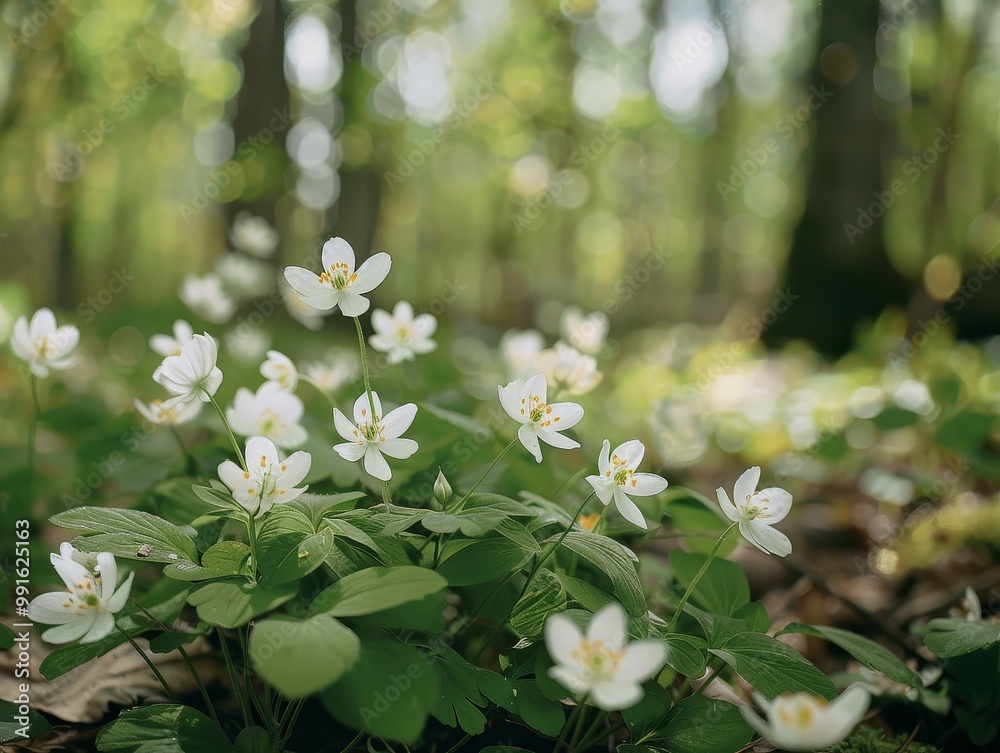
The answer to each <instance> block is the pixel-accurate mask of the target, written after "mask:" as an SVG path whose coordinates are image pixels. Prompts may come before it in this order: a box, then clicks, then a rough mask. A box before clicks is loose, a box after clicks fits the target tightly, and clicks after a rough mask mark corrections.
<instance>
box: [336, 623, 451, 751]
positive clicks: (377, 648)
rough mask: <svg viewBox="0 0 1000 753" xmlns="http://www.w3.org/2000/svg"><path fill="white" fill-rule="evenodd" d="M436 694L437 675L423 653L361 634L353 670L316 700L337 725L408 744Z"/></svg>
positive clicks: (438, 686)
mask: <svg viewBox="0 0 1000 753" xmlns="http://www.w3.org/2000/svg"><path fill="white" fill-rule="evenodd" d="M440 694H441V671H440V669H439V667H438V666H437V664H436V663H434V662H431V661H429V660H428V658H427V656H426V652H425V651H422V650H420V649H418V648H416V647H414V646H409V645H407V644H405V643H401V642H400V641H398V640H396V639H395V638H391V637H388V636H385V637H378V636H371V637H367V636H366V637H365V638H364V640H363V641H362V643H361V655H360V656H359V657H358V660H357V661H356V662H355V663H354V666H353V667H351V669H349V670H348V671H347V673H346V674H345V675H344V676H343V677H341V678H340V680H339V681H338V682H337V683H335V684H334V685H331V686H330V687H328V688H326V689H325V690H324V691H323V692H322V693H321V694H320V700H321V701H322V702H323V706H324V707H325V708H326V710H327V711H328V712H329V713H330V714H331V715H332V716H333V717H334V718H335V719H337V720H338V721H339V722H340V723H341V724H346V725H348V726H349V727H352V728H354V729H357V730H364V731H365V732H367V733H368V734H370V735H377V736H379V737H386V738H389V739H392V740H399V741H400V742H403V743H406V744H408V745H409V744H412V743H414V742H415V741H416V740H417V739H418V738H419V737H420V733H421V732H422V731H423V728H424V723H425V722H426V720H427V715H428V713H430V710H431V709H432V708H434V706H435V705H436V704H437V702H438V698H439V697H440Z"/></svg>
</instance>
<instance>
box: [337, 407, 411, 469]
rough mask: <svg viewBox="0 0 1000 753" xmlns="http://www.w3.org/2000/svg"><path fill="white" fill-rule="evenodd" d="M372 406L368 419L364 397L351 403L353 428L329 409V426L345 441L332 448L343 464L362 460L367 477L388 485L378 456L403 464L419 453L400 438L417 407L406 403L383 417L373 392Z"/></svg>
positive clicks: (380, 458) (338, 413)
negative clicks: (403, 461) (373, 407)
mask: <svg viewBox="0 0 1000 753" xmlns="http://www.w3.org/2000/svg"><path fill="white" fill-rule="evenodd" d="M372 402H373V403H375V416H374V417H373V416H372V415H371V410H370V406H369V404H368V395H367V393H365V394H362V395H361V397H359V398H358V399H357V400H355V401H354V421H355V423H353V424H352V423H351V421H350V419H348V418H347V416H345V415H344V414H343V413H341V412H340V411H339V410H338V409H337V408H334V409H333V424H334V426H336V427H337V433H338V434H340V436H342V437H343V438H344V439H346V440H347V441H346V442H344V443H342V444H338V445H334V447H333V449H334V450H335V451H336V452H337V454H338V455H340V457H342V458H343V459H344V460H349V461H351V462H352V463H353V462H355V461H357V460H361V458H364V466H365V470H366V471H367V472H368V473H369V474H370V475H372V476H374V477H375V478H377V479H379V480H380V481H388V480H389V479H390V478H392V471H391V470H389V464H388V463H387V462H385V458H384V457H382V455H383V454H385V455H388V456H389V457H390V458H396V459H397V460H405V459H406V458H408V457H410V456H411V455H412V454H413V453H415V452H416V451H417V450H418V449H419V446H418V445H417V443H416V442H414V441H413V440H412V439H403V438H402V437H401V436H400V435H401V434H402V433H403V432H404V431H406V430H407V429H409V428H410V424H412V423H413V417H414V416H415V415H416V414H417V406H416V405H414V404H413V403H407V404H406V405H401V406H400V407H398V408H396V409H395V410H392V411H389V413H388V414H387V415H386V416H384V417H383V416H382V402H381V401H380V400H379V398H378V393H377V392H373V393H372ZM355 424H357V425H355Z"/></svg>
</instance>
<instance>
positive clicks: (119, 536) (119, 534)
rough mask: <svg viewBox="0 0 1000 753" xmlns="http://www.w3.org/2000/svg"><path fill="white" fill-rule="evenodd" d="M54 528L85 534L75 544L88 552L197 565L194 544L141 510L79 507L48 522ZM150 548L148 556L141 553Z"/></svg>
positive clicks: (185, 535)
mask: <svg viewBox="0 0 1000 753" xmlns="http://www.w3.org/2000/svg"><path fill="white" fill-rule="evenodd" d="M49 520H51V521H52V522H53V523H54V524H55V525H57V526H61V527H62V528H69V529H71V530H74V531H82V532H84V533H85V534H87V535H84V536H82V537H78V538H77V539H75V540H74V542H73V544H74V546H76V547H77V548H78V549H80V550H81V551H85V552H111V553H112V554H113V555H115V556H116V557H122V558H124V559H132V560H140V561H146V562H174V561H176V560H177V559H183V560H188V561H190V562H197V561H198V550H197V548H196V547H195V545H194V540H193V539H192V538H191V537H190V536H188V535H187V534H186V533H185V532H184V531H183V530H181V529H180V528H178V527H177V526H175V525H174V524H173V523H168V522H167V521H166V520H164V519H163V518H159V517H157V516H156V515H151V514H150V513H148V512H142V511H141V510H125V509H119V508H114V507H76V508H73V509H72V510H66V511H65V512H61V513H58V514H57V515H53V516H52V517H51V518H49ZM144 544H149V545H150V546H151V547H152V549H151V551H150V552H149V554H148V556H144V557H140V556H139V555H138V551H139V549H140V548H141V547H142V546H143V545H144Z"/></svg>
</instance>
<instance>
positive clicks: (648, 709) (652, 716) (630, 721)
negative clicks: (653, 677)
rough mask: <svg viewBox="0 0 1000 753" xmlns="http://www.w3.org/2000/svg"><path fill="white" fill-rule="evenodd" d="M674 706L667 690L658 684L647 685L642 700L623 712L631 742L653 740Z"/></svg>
mask: <svg viewBox="0 0 1000 753" xmlns="http://www.w3.org/2000/svg"><path fill="white" fill-rule="evenodd" d="M672 705H673V700H672V699H671V698H670V693H668V692H667V691H666V689H664V688H661V687H660V686H659V685H657V684H656V683H652V682H651V683H646V687H645V693H644V694H643V696H642V700H641V701H639V703H637V704H636V705H635V706H632V707H631V708H628V709H625V710H624V711H622V712H621V714H622V720H623V721H624V722H625V725H626V726H627V727H628V731H629V736H628V737H629V740H632V741H634V742H635V743H642V742H645V741H646V740H649V739H650V738H652V737H653V736H654V735H655V734H656V731H657V730H658V729H659V728H660V727H661V726H663V724H664V723H665V722H666V720H667V714H668V713H669V711H670V707H671V706H672ZM632 747H636V746H632Z"/></svg>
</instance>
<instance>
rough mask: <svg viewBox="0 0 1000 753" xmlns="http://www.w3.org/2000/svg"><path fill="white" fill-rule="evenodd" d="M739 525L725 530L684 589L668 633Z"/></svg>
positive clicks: (671, 630) (673, 627)
mask: <svg viewBox="0 0 1000 753" xmlns="http://www.w3.org/2000/svg"><path fill="white" fill-rule="evenodd" d="M738 525H739V523H733V524H732V525H731V526H729V528H727V529H726V530H725V531H724V532H723V534H722V535H721V536H720V537H719V540H718V541H716V542H715V546H713V547H712V551H711V552H709V553H708V558H707V559H706V560H705V562H704V563H703V564H702V566H701V568H700V569H699V570H698V572H697V573H696V574H695V576H694V578H693V579H692V580H691V582H690V583H689V584H688V587H687V588H686V589H685V590H684V595H683V596H681V600H680V601H679V602H677V610H676V611H675V612H674V616H673V617H671V618H670V624H669V625H668V626H667V632H668V633H672V632H674V630H675V629H676V627H677V621H678V620H680V618H681V614H682V613H683V612H684V606H685V605H686V604H687V603H688V599H690V598H691V594H692V593H694V589H695V588H697V587H698V581H700V580H701V578H702V576H703V575H704V574H705V573H707V572H708V566H709V565H711V564H712V560H714V559H715V555H717V554H718V553H719V549H720V548H721V547H722V542H723V541H725V540H726V536H728V535H729V532H730V531H732V530H733V529H734V528H736V526H738Z"/></svg>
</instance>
